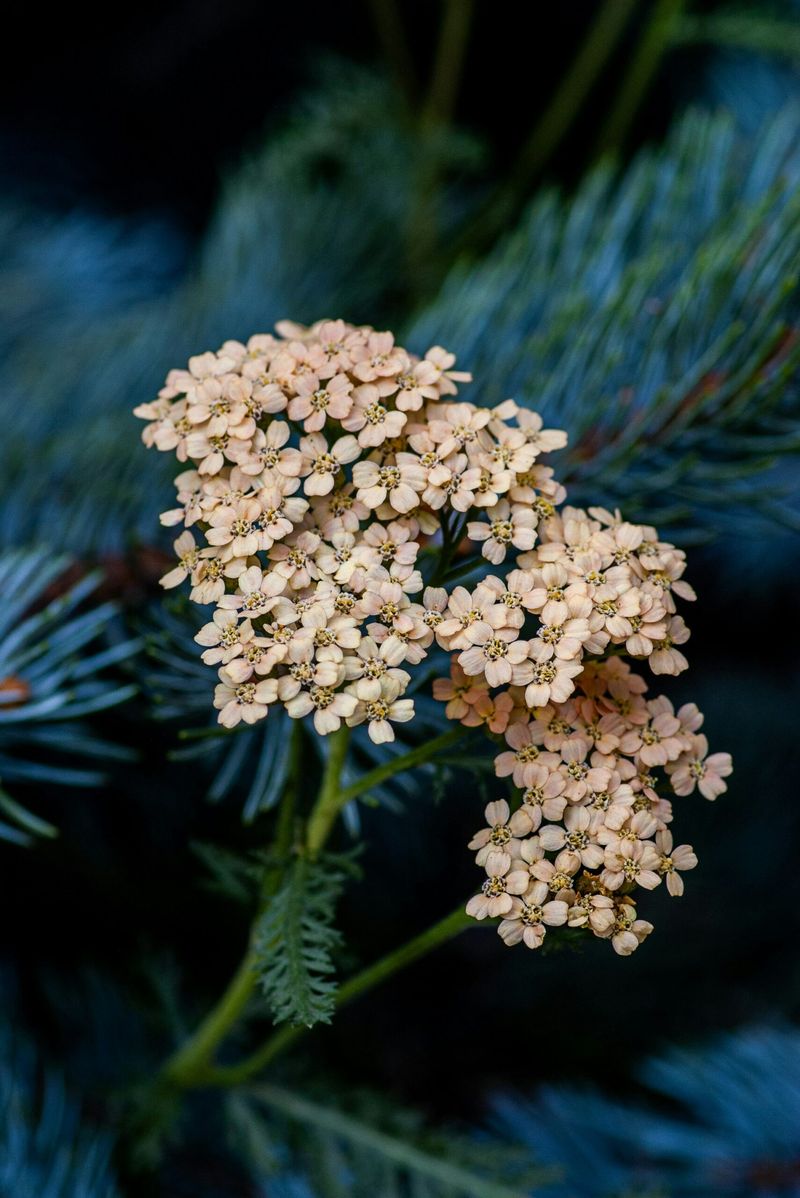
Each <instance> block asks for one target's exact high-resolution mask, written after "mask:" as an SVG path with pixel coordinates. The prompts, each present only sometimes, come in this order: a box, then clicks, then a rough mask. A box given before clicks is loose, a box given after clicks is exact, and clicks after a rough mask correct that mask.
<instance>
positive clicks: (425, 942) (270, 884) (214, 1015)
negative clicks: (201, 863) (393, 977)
mask: <svg viewBox="0 0 800 1198" xmlns="http://www.w3.org/2000/svg"><path fill="white" fill-rule="evenodd" d="M464 734H465V729H464V728H462V727H461V726H460V725H459V726H458V727H457V728H454V729H453V730H452V731H450V732H446V733H444V734H443V735H442V736H439V737H436V738H435V739H434V740H432V741H427V742H426V743H425V744H423V745H419V746H418V747H417V748H416V749H411V750H410V752H408V753H404V754H403V755H402V756H401V757H396V758H394V760H392V761H388V762H386V763H385V764H384V765H381V766H378V767H377V768H376V769H374V770H372V771H371V772H370V773H368V774H365V775H364V777H363V778H360V779H359V780H358V782H354V783H353V784H352V786H349V787H347V788H346V789H345V790H340V786H339V784H340V779H341V774H342V769H343V767H344V763H345V760H346V757H347V749H348V746H349V739H350V729H349V728H346V727H344V726H342V728H340V730H339V731H338V732H336V733H334V734H333V735H332V736H331V737H330V750H329V753H328V760H327V762H326V765H325V770H324V773H323V777H322V784H321V786H320V791H319V796H318V798H317V801H316V803H315V804H314V808H313V810H312V812H311V815H310V816H309V820H308V826H307V831H306V852H307V853H308V855H309V856H310V857H315V856H317V855H318V854H319V852H320V851H321V849H322V847H323V845H324V844H325V842H326V840H327V838H328V836H329V835H330V832H331V829H332V828H333V825H334V823H335V821H336V817H337V816H338V814H339V812H340V811H341V810H342V808H343V807H344V806H345V805H346V804H347V803H349V802H350V801H351V800H352V799H355V798H357V797H358V795H360V794H364V793H365V791H368V790H369V789H370V788H371V787H373V786H377V785H379V784H380V783H381V782H385V781H386V780H387V779H388V778H391V777H392V776H393V775H394V774H398V773H400V772H401V771H402V770H407V769H413V767H414V766H416V765H421V764H422V763H423V762H424V761H428V760H429V759H430V758H431V757H433V756H434V755H435V754H437V753H439V752H441V751H442V750H443V749H447V748H449V747H450V746H451V745H454V744H455V743H456V741H458V740H460V738H461V737H462V736H463V735H464ZM300 735H301V733H300V732H299V725H297V726H296V728H295V731H294V733H293V738H294V739H293V746H294V747H293V754H292V762H293V766H292V772H291V776H290V784H289V786H288V787H287V791H286V795H285V796H284V800H283V804H282V807H281V813H280V816H279V821H278V831H277V834H276V840H275V847H276V850H277V851H278V853H279V854H286V853H288V851H289V848H290V845H291V836H292V832H293V822H294V794H295V786H296V773H297V758H298V755H299V736H300ZM279 882H280V871H271V872H270V873H268V874H267V876H266V878H265V884H264V891H263V901H262V906H261V909H262V910H263V906H264V903H265V902H266V901H268V899H269V897H270V895H271V894H273V893H274V892H275V889H276V887H277V885H278V884H279ZM456 916H459V919H458V921H456ZM256 922H257V921H256ZM456 922H457V923H458V925H459V926H458V927H456V928H455V930H456V931H460V930H461V928H462V927H466V926H467V924H468V922H469V921H468V920H467V917H466V916H465V915H464V914H463V911H461V910H460V909H459V911H458V912H454V913H453V915H451V916H448V918H447V919H446V920H442V921H440V923H439V924H436V925H434V927H433V928H430V929H429V930H428V932H424V933H423V934H422V935H421V936H418V937H417V938H416V939H415V940H412V941H410V942H409V944H407V945H404V946H403V948H401V949H398V950H396V952H395V953H391V954H390V955H389V956H388V957H386V958H384V959H383V960H382V961H379V962H377V963H376V964H375V965H373V966H371V967H370V968H369V969H366V970H364V971H363V973H361V974H358V975H357V976H356V977H355V978H351V980H350V981H349V982H346V983H345V984H344V985H343V986H341V987H340V989H339V994H338V1003H339V1004H341V1003H343V1002H348V1001H349V1000H350V999H351V998H354V997H356V996H357V995H358V994H360V993H361V992H362V990H364V989H366V988H369V986H371V985H375V984H376V983H377V982H379V981H381V980H382V979H383V977H385V976H388V975H389V974H390V973H393V972H394V970H395V969H399V968H402V966H403V964H406V963H409V962H410V961H413V960H415V959H416V957H417V956H420V955H422V954H423V953H425V952H429V951H430V948H433V947H435V946H436V944H438V943H441V940H442V938H445V939H447V938H448V935H452V934H454V931H453V930H452V928H453V927H455V923H456ZM253 926H254V928H255V923H254V925H253ZM443 934H444V935H443ZM252 935H253V932H251V943H252ZM255 981H256V978H255V972H254V970H253V950H252V947H251V948H250V949H248V952H247V953H246V954H245V957H244V959H243V961H242V963H241V964H240V966H239V968H238V970H237V971H236V974H235V975H234V977H233V979H232V980H231V982H230V983H229V985H228V987H227V989H226V990H225V993H224V994H223V995H222V998H221V999H220V1000H219V1002H218V1003H217V1004H216V1006H215V1007H214V1009H213V1010H212V1011H211V1012H209V1014H208V1015H207V1016H206V1018H205V1019H204V1020H203V1022H202V1023H201V1024H200V1026H199V1027H198V1028H197V1029H196V1031H195V1032H194V1033H193V1034H192V1035H191V1036H190V1038H189V1039H188V1040H187V1041H186V1043H185V1044H184V1045H182V1046H181V1047H180V1048H179V1049H178V1051H177V1052H176V1053H175V1054H174V1055H173V1056H172V1057H171V1058H170V1059H169V1060H168V1061H167V1064H166V1065H165V1066H164V1069H163V1070H162V1074H161V1078H162V1080H164V1081H166V1082H167V1083H168V1084H169V1085H171V1086H173V1087H178V1088H181V1087H183V1088H188V1087H191V1086H197V1085H207V1084H211V1083H210V1081H209V1080H208V1079H210V1078H214V1079H216V1078H217V1077H218V1076H223V1077H224V1076H227V1075H229V1074H230V1073H231V1069H217V1068H214V1067H213V1066H211V1065H210V1064H209V1062H210V1061H211V1059H212V1056H213V1054H214V1051H215V1050H216V1048H217V1047H218V1046H219V1044H220V1043H221V1042H222V1040H223V1039H224V1037H225V1036H226V1034H227V1033H228V1031H229V1030H230V1029H231V1027H233V1025H234V1024H235V1023H236V1022H237V1020H238V1018H239V1016H240V1015H241V1014H242V1012H243V1010H244V1009H245V1007H246V1006H247V1003H248V1001H249V999H250V997H251V995H252V993H253V990H254V987H255ZM303 1030H304V1029H302V1028H293V1027H284V1028H281V1029H280V1030H279V1031H277V1032H276V1033H275V1034H274V1036H273V1037H272V1038H271V1039H270V1040H269V1041H268V1043H267V1045H265V1046H264V1049H262V1050H261V1053H262V1054H263V1053H265V1052H266V1060H267V1061H269V1060H271V1058H272V1056H273V1055H276V1054H277V1053H278V1052H280V1051H282V1050H283V1049H284V1048H285V1047H288V1045H289V1044H291V1043H292V1042H293V1041H294V1040H295V1039H296V1038H297V1036H298V1035H299V1034H301V1032H302V1031H303ZM255 1056H256V1057H259V1054H258V1053H256V1054H255ZM250 1059H252V1058H250ZM246 1064H247V1062H242V1066H233V1067H232V1068H233V1069H234V1070H235V1069H239V1068H242V1067H243V1066H244V1065H246ZM248 1076H249V1074H248ZM213 1084H220V1085H226V1084H235V1083H233V1082H219V1083H217V1082H216V1081H215V1082H214V1083H213Z"/></svg>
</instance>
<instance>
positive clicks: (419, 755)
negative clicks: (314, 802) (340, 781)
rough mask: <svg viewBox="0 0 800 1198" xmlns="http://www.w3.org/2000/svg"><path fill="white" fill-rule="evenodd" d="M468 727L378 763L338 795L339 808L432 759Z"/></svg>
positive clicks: (447, 733)
mask: <svg viewBox="0 0 800 1198" xmlns="http://www.w3.org/2000/svg"><path fill="white" fill-rule="evenodd" d="M466 732H467V729H466V728H463V727H462V726H461V725H460V724H459V726H458V727H457V728H452V729H451V730H450V731H449V732H443V733H442V735H441V736H437V737H435V738H434V739H433V740H428V741H425V743H424V744H422V745H417V747H416V749H410V750H409V752H408V753H403V755H402V756H401V757H394V758H392V760H391V761H386V762H384V764H383V765H378V766H376V767H375V769H374V770H370V772H369V773H368V774H364V775H363V777H361V778H359V779H358V781H357V782H353V783H352V784H351V785H350V786H348V787H347V789H346V790H342V791H340V792H339V795H338V800H337V802H338V808H339V810H341V808H342V807H344V806H345V805H346V804H347V803H349V802H350V801H351V800H352V799H357V798H358V796H359V795H363V794H366V793H367V791H369V790H372V789H373V787H375V786H380V785H381V783H382V782H386V781H387V780H388V779H389V778H392V777H393V776H394V775H395V774H400V773H402V772H403V770H411V769H414V767H415V766H417V765H422V764H423V763H424V762H426V761H430V759H431V757H435V756H436V754H437V753H441V752H442V751H443V750H444V749H449V748H451V747H452V746H453V745H454V744H456V742H457V741H459V740H461V738H462V737H463V736H464V735H466Z"/></svg>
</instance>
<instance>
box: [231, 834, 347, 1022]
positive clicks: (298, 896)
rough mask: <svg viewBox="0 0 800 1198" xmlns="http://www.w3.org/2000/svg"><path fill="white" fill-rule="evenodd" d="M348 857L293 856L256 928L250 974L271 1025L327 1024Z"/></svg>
mask: <svg viewBox="0 0 800 1198" xmlns="http://www.w3.org/2000/svg"><path fill="white" fill-rule="evenodd" d="M352 874H353V862H352V859H351V858H349V857H348V858H345V857H343V856H342V855H333V854H325V855H323V856H321V857H320V858H319V859H318V860H316V861H311V860H308V859H307V858H305V857H297V858H296V859H295V860H294V861H292V862H291V864H290V865H289V866H288V868H287V869H286V872H285V875H284V877H283V880H282V882H281V884H280V886H279V887H278V889H277V891H276V893H275V895H274V897H273V898H272V899H271V900H270V902H269V905H268V907H267V909H266V911H265V912H264V914H263V915H262V916H261V918H260V920H259V921H258V923H257V925H256V929H255V937H254V952H255V962H254V965H255V970H256V973H257V975H258V978H259V981H260V984H261V990H262V992H263V994H264V996H265V998H266V1000H267V1003H268V1005H269V1007H270V1010H271V1012H272V1015H273V1018H274V1020H275V1022H276V1023H290V1024H295V1025H305V1026H306V1027H312V1026H313V1025H314V1024H315V1023H330V1021H331V1017H332V1015H333V1010H334V1005H335V1001H336V981H335V980H334V978H333V976H332V975H333V972H334V963H333V954H334V952H335V950H336V949H337V948H338V947H339V945H340V944H341V939H342V938H341V933H340V932H339V931H338V930H337V929H336V928H335V927H334V925H333V921H334V917H335V914H336V904H337V902H338V900H339V897H340V895H341V893H342V891H343V889H344V886H345V883H346V881H347V879H348V877H350V876H352Z"/></svg>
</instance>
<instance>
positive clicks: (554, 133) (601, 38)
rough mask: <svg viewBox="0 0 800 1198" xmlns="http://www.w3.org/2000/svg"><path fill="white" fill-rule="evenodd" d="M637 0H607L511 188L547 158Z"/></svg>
mask: <svg viewBox="0 0 800 1198" xmlns="http://www.w3.org/2000/svg"><path fill="white" fill-rule="evenodd" d="M636 4H637V0H606V2H605V4H604V5H603V6H602V8H601V9H600V11H599V12H598V14H597V16H596V18H595V20H594V21H593V22H592V25H591V28H590V29H589V32H588V33H587V35H586V38H585V40H584V42H583V44H582V45H581V47H580V49H579V50H578V53H577V55H576V56H575V58H574V60H573V63H572V66H571V67H570V69H569V71H567V73H566V75H565V76H564V78H563V80H562V81H561V83H560V85H559V86H558V87H557V88H556V91H555V93H554V95H553V97H552V99H551V100H550V103H549V104H548V106H547V108H546V109H545V110H544V112H543V113H542V115H541V116H540V117H539V120H538V121H537V122H536V125H535V126H534V128H533V130H532V132H531V134H530V137H529V138H528V140H527V142H526V143H525V145H524V146H523V148H522V151H521V152H520V155H519V158H518V159H517V162H516V165H515V167H514V169H513V171H512V174H511V180H510V184H511V186H512V187H514V188H518V187H519V186H521V185H524V184H525V183H526V182H527V180H528V179H530V178H532V177H533V176H534V175H537V174H538V173H539V172H540V171H541V169H542V167H543V166H545V164H546V163H547V162H548V161H549V160H550V157H551V156H552V154H553V151H554V150H555V149H556V148H557V147H558V146H559V144H560V143H561V141H562V140H563V138H564V135H565V134H566V132H567V130H568V129H569V127H570V125H571V124H572V122H573V121H574V119H575V117H576V116H577V115H578V112H579V111H580V108H581V105H582V104H583V102H584V100H585V99H586V97H587V95H588V94H589V91H590V90H591V88H592V87H593V86H594V84H595V82H596V80H597V79H598V78H599V76H600V73H601V71H602V69H603V67H604V66H605V64H606V62H607V61H608V59H609V58H610V57H611V54H612V52H613V50H614V48H615V47H616V45H617V43H618V41H619V39H620V37H621V36H622V34H623V32H624V30H625V27H626V25H627V24H628V20H629V18H630V15H631V13H632V12H633V9H634V8H635V7H636Z"/></svg>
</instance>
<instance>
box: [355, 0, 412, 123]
mask: <svg viewBox="0 0 800 1198" xmlns="http://www.w3.org/2000/svg"><path fill="white" fill-rule="evenodd" d="M367 3H368V7H369V9H370V12H371V13H372V20H373V24H374V26H375V32H376V33H377V35H378V40H379V41H380V43H381V49H382V50H383V54H384V57H385V59H386V62H387V65H388V67H389V70H390V71H391V73H392V74H393V75H394V79H395V83H396V84H397V86H398V87H399V89H400V91H401V92H402V94H403V95H404V96H405V99H406V102H407V103H408V104H409V106H411V105H413V104H414V102H415V100H416V97H417V92H418V83H417V77H416V72H415V70H414V60H413V58H412V56H411V50H410V47H409V44H408V39H407V38H406V33H405V28H404V26H403V18H402V15H401V11H400V7H399V5H398V4H397V2H396V0H367Z"/></svg>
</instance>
